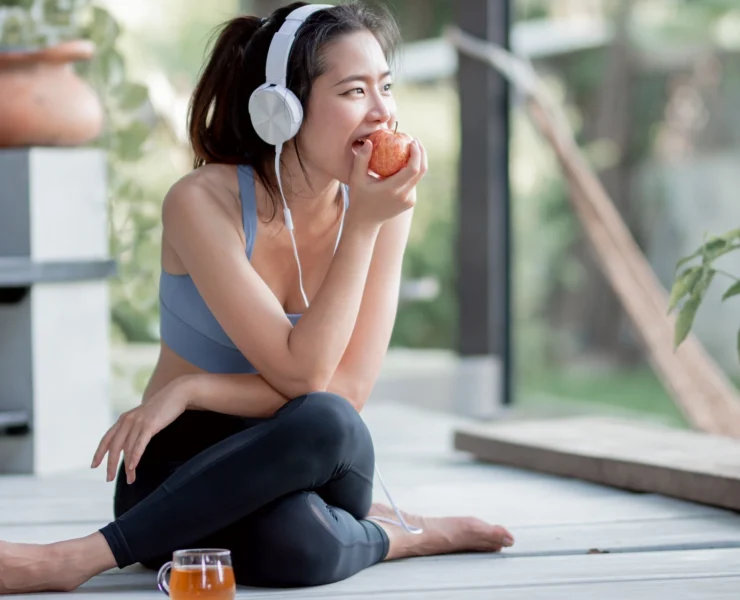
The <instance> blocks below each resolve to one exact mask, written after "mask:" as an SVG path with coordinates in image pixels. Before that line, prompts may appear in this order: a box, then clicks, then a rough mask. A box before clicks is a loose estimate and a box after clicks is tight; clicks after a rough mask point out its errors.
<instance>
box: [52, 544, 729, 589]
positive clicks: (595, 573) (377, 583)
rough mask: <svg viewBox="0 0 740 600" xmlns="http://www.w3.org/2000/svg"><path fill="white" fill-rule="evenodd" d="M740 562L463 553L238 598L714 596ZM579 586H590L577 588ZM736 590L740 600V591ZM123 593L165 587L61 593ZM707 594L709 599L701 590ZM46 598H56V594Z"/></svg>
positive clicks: (700, 554)
mask: <svg viewBox="0 0 740 600" xmlns="http://www.w3.org/2000/svg"><path fill="white" fill-rule="evenodd" d="M739 563H740V550H699V551H686V552H684V551H677V552H657V553H635V554H603V555H591V556H570V557H563V556H558V557H542V558H507V557H506V555H497V556H491V555H456V556H443V557H433V558H417V559H409V560H399V561H392V562H387V563H382V564H379V565H376V566H374V567H371V568H369V569H366V570H365V571H362V572H360V573H358V574H357V575H355V576H354V577H351V578H349V579H347V580H345V581H341V582H338V583H335V584H331V585H327V586H319V587H315V588H303V589H296V590H265V589H259V588H249V587H244V586H240V587H239V590H238V593H237V597H238V598H241V597H244V598H247V597H249V598H370V597H371V596H372V597H376V596H377V595H379V594H382V596H383V598H407V597H410V598H415V597H418V598H421V597H424V598H440V599H441V598H456V597H459V598H462V597H463V595H464V597H465V598H484V597H485V598H493V597H495V598H522V599H529V598H538V599H540V598H545V599H547V598H581V597H582V598H610V597H613V598H617V597H618V596H616V595H612V596H604V595H602V593H601V592H604V591H607V590H616V589H621V590H622V591H623V592H627V591H629V590H630V589H631V590H634V591H636V592H637V591H640V590H643V591H645V592H646V594H645V595H644V596H638V597H639V598H653V597H655V598H656V600H657V599H658V596H657V595H655V596H653V592H655V593H657V592H659V591H660V590H669V589H671V586H674V588H673V589H676V590H682V589H684V588H683V586H685V587H686V589H687V590H691V589H693V590H694V593H695V595H693V596H688V597H689V598H691V597H698V598H715V596H714V595H712V593H714V591H717V593H720V594H724V593H725V591H726V590H727V589H728V582H731V583H733V584H735V585H737V579H739V578H740V576H738V574H737V565H738V564H739ZM580 589H584V590H585V591H584V592H582V593H581V592H578V590H580ZM733 589H734V590H735V594H736V595H735V596H734V597H735V598H737V590H738V588H737V587H734V588H733ZM123 592H126V597H127V598H128V597H131V598H137V599H138V600H144V599H148V598H155V597H160V596H156V594H159V592H157V591H156V583H155V574H154V573H153V572H152V571H145V570H143V569H141V568H140V567H135V568H133V569H127V570H126V571H124V572H121V571H119V570H111V571H108V572H107V573H106V574H103V575H100V576H98V577H96V578H94V579H92V580H91V581H89V582H88V583H87V584H85V585H84V586H82V588H80V591H79V593H78V594H64V595H63V596H62V595H60V596H59V597H60V598H62V597H63V598H67V599H70V598H74V597H75V596H76V595H79V597H80V598H83V597H84V598H85V599H87V600H89V599H90V598H95V597H96V596H95V594H101V596H100V597H101V598H103V597H109V596H110V595H112V594H114V593H115V594H121V593H123ZM558 592H560V594H559V595H558ZM647 592H650V594H648V593H647ZM702 592H703V593H704V596H701V595H699V594H700V593H702ZM589 593H591V594H592V595H590V596H589V595H588V594H589ZM434 594H436V595H434ZM483 594H488V595H487V596H484V595H483ZM505 594H508V595H505ZM517 594H520V595H517ZM546 594H550V595H546ZM566 594H570V595H566ZM572 594H576V595H575V596H574V595H572ZM578 594H580V595H578ZM662 596H665V594H661V597H662ZM44 597H45V598H46V597H50V598H53V597H54V595H49V596H47V595H45V596H44ZM669 597H671V596H670V595H669ZM681 597H683V596H681ZM717 597H720V598H723V597H725V596H717Z"/></svg>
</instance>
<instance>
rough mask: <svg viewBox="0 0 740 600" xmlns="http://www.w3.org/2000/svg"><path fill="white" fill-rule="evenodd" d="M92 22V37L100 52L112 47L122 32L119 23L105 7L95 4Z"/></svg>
mask: <svg viewBox="0 0 740 600" xmlns="http://www.w3.org/2000/svg"><path fill="white" fill-rule="evenodd" d="M92 11H93V12H92V23H91V25H90V39H91V40H92V41H93V42H95V45H96V46H97V48H98V52H101V53H102V52H104V51H105V50H107V49H108V48H111V47H112V46H113V45H114V44H115V41H116V38H117V37H118V34H119V33H120V32H121V30H120V27H119V26H118V23H116V20H115V19H114V18H113V16H112V15H111V14H110V13H109V12H108V11H107V10H105V9H104V8H100V7H99V6H93V9H92Z"/></svg>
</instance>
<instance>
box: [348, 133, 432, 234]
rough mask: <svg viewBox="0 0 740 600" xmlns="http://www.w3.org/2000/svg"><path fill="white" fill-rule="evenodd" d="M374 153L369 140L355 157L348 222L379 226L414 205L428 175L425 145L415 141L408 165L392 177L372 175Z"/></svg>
mask: <svg viewBox="0 0 740 600" xmlns="http://www.w3.org/2000/svg"><path fill="white" fill-rule="evenodd" d="M372 151H373V144H372V142H371V141H370V140H365V143H364V144H363V145H362V148H360V150H359V151H358V152H357V154H356V155H355V162H354V165H353V168H352V173H351V175H350V181H349V193H350V196H351V197H350V203H349V210H348V212H347V219H348V220H350V221H353V220H354V221H359V222H361V223H369V224H373V225H375V224H377V225H379V224H381V223H383V222H384V221H387V220H389V219H392V218H393V217H395V216H397V215H399V214H400V213H402V212H404V211H406V210H408V209H409V208H411V207H413V206H414V204H415V202H416V194H415V188H416V184H418V183H419V181H421V179H422V177H424V175H425V174H426V172H427V168H428V165H427V154H426V150H425V149H424V146H422V145H421V142H420V141H419V140H418V139H414V140H413V142H412V143H411V155H410V157H409V161H408V163H407V164H406V166H405V167H403V168H402V169H401V170H400V171H398V172H397V173H395V174H394V175H391V176H390V177H385V178H383V179H378V178H376V177H373V176H372V175H370V174H369V173H368V169H369V166H368V165H369V164H370V155H371V154H372Z"/></svg>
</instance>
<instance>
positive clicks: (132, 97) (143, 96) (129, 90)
mask: <svg viewBox="0 0 740 600" xmlns="http://www.w3.org/2000/svg"><path fill="white" fill-rule="evenodd" d="M113 94H114V95H115V97H116V99H117V101H118V106H119V107H120V108H122V109H123V110H133V109H135V108H138V107H139V106H141V104H142V103H143V102H144V101H146V100H147V99H148V98H149V90H148V89H147V88H146V86H143V85H140V84H138V83H127V82H124V83H122V84H121V85H119V86H118V87H116V88H115V90H114V91H113Z"/></svg>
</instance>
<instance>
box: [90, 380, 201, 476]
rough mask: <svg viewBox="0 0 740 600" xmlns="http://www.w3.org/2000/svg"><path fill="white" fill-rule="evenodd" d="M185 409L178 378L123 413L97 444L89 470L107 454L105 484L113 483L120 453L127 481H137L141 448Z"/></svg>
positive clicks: (185, 405) (182, 392)
mask: <svg viewBox="0 0 740 600" xmlns="http://www.w3.org/2000/svg"><path fill="white" fill-rule="evenodd" d="M187 406H188V399H187V394H186V393H185V391H184V386H183V385H182V380H181V379H175V380H174V381H172V382H170V383H169V384H168V385H166V386H165V387H163V388H162V389H161V390H160V391H159V392H157V393H156V394H155V395H154V396H152V397H151V398H149V399H148V400H147V401H146V402H145V403H144V404H141V405H140V406H137V407H136V408H134V409H132V410H129V411H128V412H125V413H123V414H122V415H121V416H120V417H119V419H118V421H116V422H115V424H114V425H113V427H111V428H110V429H109V430H108V432H107V433H106V434H105V436H103V439H102V440H101V441H100V445H99V446H98V449H97V451H96V452H95V456H94V457H93V461H92V465H91V467H92V468H93V469H95V468H96V467H98V466H99V465H100V463H101V462H102V460H103V458H104V457H105V454H106V452H107V453H108V472H107V476H106V481H113V479H114V477H115V474H116V468H117V466H118V459H119V458H120V455H121V451H123V461H124V464H125V465H126V481H127V482H128V483H133V482H134V480H135V479H136V466H137V465H138V464H139V460H141V457H142V455H143V454H144V449H145V448H146V447H147V444H149V440H151V439H152V437H153V436H154V435H156V434H157V433H159V432H160V431H162V429H164V428H165V427H167V425H169V424H170V423H172V421H174V420H175V419H176V418H177V417H179V416H180V415H181V414H182V413H183V412H185V409H186V408H187Z"/></svg>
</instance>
